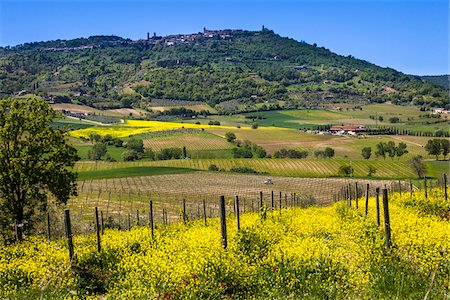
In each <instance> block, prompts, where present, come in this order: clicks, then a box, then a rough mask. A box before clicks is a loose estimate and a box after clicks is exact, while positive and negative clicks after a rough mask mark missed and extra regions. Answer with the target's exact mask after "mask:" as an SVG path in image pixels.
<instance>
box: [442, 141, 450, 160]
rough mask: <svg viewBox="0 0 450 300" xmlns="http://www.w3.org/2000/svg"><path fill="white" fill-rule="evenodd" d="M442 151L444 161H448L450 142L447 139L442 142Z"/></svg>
mask: <svg viewBox="0 0 450 300" xmlns="http://www.w3.org/2000/svg"><path fill="white" fill-rule="evenodd" d="M441 149H442V155H444V159H446V157H447V154H448V153H449V152H450V141H449V140H447V139H442V140H441Z"/></svg>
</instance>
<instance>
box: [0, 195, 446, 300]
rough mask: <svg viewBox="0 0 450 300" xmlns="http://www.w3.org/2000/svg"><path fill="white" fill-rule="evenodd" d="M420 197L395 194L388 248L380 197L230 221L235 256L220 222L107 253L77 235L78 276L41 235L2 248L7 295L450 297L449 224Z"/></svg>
mask: <svg viewBox="0 0 450 300" xmlns="http://www.w3.org/2000/svg"><path fill="white" fill-rule="evenodd" d="M442 196H443V193H442V190H435V192H432V193H430V195H429V198H428V200H426V201H425V200H423V199H422V198H423V195H422V194H421V193H416V195H414V196H413V197H415V198H416V199H417V201H419V200H421V201H422V202H421V203H424V202H426V203H434V202H439V203H440V202H441V200H442V199H441V197H442ZM413 197H411V196H410V195H409V194H408V193H404V194H403V195H401V196H400V195H399V194H394V195H391V197H390V215H391V223H392V242H393V246H392V247H391V249H389V250H387V249H386V248H385V240H384V232H383V226H381V227H377V226H376V224H375V215H374V207H375V199H374V198H371V199H370V202H369V203H370V206H369V215H368V216H367V217H365V216H364V213H363V212H364V210H363V209H362V206H363V205H361V203H363V199H360V210H359V211H358V210H356V209H354V208H350V207H349V206H348V204H347V203H345V202H340V203H336V204H335V205H333V206H330V207H324V208H317V207H310V208H306V209H301V208H293V209H283V210H282V211H281V212H280V211H275V212H270V211H265V210H263V211H262V212H261V213H260V214H256V213H253V214H244V215H242V219H241V230H240V231H239V232H237V231H236V229H235V219H234V217H233V216H232V215H231V214H228V216H227V218H228V222H227V228H228V240H229V243H228V244H229V246H228V248H227V249H226V250H224V249H223V248H222V246H221V237H220V230H219V221H218V220H217V219H210V220H208V224H207V225H206V226H205V225H204V224H203V222H202V221H191V222H189V224H188V225H183V224H181V223H178V224H173V225H170V226H168V227H167V228H165V229H164V228H162V227H158V228H157V229H156V232H155V238H154V239H152V238H151V235H150V232H149V229H148V228H147V227H137V228H134V229H132V230H131V231H118V230H115V229H114V230H113V229H109V230H106V231H105V234H104V235H103V236H102V249H103V250H102V252H101V253H97V252H96V247H95V237H94V236H92V235H88V236H76V237H75V253H76V255H77V260H76V262H75V263H74V264H73V266H72V268H70V266H69V261H68V253H67V248H66V245H65V241H64V240H58V241H53V242H51V243H48V242H46V241H45V240H44V239H43V238H40V237H33V238H29V239H28V240H27V241H26V242H24V243H23V244H20V245H11V246H6V247H3V248H1V249H0V298H7V299H33V298H39V297H42V298H43V299H58V298H61V299H62V298H72V299H78V298H90V299H99V296H101V297H104V298H105V299H150V298H156V299H224V298H233V299H237V298H244V299H248V298H257V299H267V298H271V299H286V298H291V299H298V298H301V299H393V298H396V299H424V297H425V295H427V297H428V299H447V298H448V297H449V296H450V294H449V289H448V287H449V283H450V281H449V273H448V270H449V267H450V264H449V258H450V253H449V249H450V230H449V229H450V228H449V223H448V219H447V218H442V217H439V216H436V215H434V214H433V213H430V212H424V211H423V210H422V209H421V208H422V206H423V205H422V204H421V205H420V206H411V205H406V204H405V202H406V201H407V200H408V199H409V200H411V199H413ZM407 198H408V199H407ZM409 200H408V201H409ZM381 221H382V222H383V219H382V220H381Z"/></svg>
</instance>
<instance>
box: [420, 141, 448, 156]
mask: <svg viewBox="0 0 450 300" xmlns="http://www.w3.org/2000/svg"><path fill="white" fill-rule="evenodd" d="M425 150H427V152H428V154H430V155H435V156H436V160H438V159H439V155H441V154H442V155H443V156H444V159H445V158H446V157H447V154H448V153H449V150H450V142H449V140H448V139H431V140H428V142H427V144H426V145H425Z"/></svg>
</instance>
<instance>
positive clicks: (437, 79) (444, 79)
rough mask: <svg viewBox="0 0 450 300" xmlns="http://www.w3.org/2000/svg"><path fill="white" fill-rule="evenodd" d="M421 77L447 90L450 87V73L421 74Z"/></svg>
mask: <svg viewBox="0 0 450 300" xmlns="http://www.w3.org/2000/svg"><path fill="white" fill-rule="evenodd" d="M421 78H422V79H423V80H426V81H429V82H431V83H433V84H434V85H437V86H441V87H443V88H445V89H447V90H448V89H450V75H437V76H421Z"/></svg>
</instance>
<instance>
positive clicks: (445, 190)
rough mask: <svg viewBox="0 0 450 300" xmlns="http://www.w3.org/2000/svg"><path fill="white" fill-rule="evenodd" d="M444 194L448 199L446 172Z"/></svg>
mask: <svg viewBox="0 0 450 300" xmlns="http://www.w3.org/2000/svg"><path fill="white" fill-rule="evenodd" d="M444 196H445V201H447V199H448V195H447V174H446V173H444Z"/></svg>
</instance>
